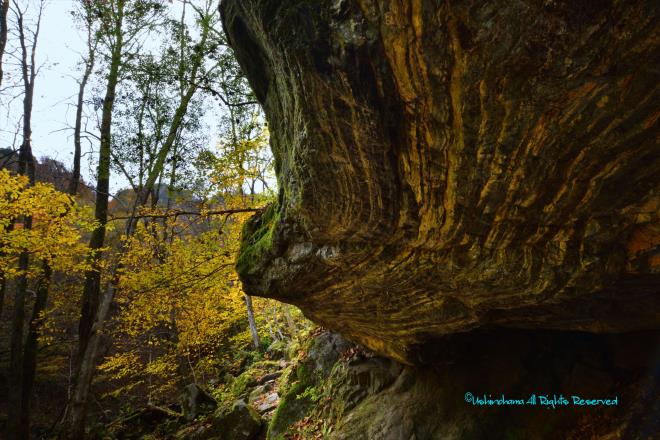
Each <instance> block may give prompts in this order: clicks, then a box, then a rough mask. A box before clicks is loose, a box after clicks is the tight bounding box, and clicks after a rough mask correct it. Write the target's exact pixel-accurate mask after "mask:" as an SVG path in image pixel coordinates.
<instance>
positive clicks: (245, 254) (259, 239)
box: [236, 203, 279, 274]
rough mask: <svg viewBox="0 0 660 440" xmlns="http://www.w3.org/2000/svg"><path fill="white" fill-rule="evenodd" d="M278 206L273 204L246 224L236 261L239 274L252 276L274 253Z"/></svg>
mask: <svg viewBox="0 0 660 440" xmlns="http://www.w3.org/2000/svg"><path fill="white" fill-rule="evenodd" d="M278 222H279V212H278V205H277V204H276V203H272V204H270V205H268V206H267V207H266V209H265V210H264V211H263V212H262V213H261V214H259V215H255V216H253V217H251V218H250V219H249V220H248V221H246V222H245V225H244V226H243V231H242V239H241V248H240V251H239V254H238V259H237V260H236V269H237V270H238V272H239V273H244V274H250V273H253V272H254V271H255V268H256V267H257V266H258V265H259V264H261V263H262V262H263V260H265V259H266V258H268V257H267V255H266V254H267V253H269V252H270V253H272V252H273V233H274V231H275V228H276V227H277V226H278Z"/></svg>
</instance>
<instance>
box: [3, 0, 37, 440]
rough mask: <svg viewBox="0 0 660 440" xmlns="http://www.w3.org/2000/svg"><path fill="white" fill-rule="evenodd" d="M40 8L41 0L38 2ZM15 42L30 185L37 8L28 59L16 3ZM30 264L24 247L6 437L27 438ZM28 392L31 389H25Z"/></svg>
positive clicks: (23, 160) (22, 167)
mask: <svg viewBox="0 0 660 440" xmlns="http://www.w3.org/2000/svg"><path fill="white" fill-rule="evenodd" d="M41 7H42V8H43V3H42V5H41ZM16 17H17V21H16V24H17V27H18V34H19V42H20V45H21V71H22V76H23V87H24V96H23V142H22V143H21V148H20V151H19V154H18V162H19V166H18V172H19V173H20V174H23V175H25V176H27V177H28V179H29V184H30V185H34V181H35V175H34V157H33V155H32V144H31V137H32V101H33V96H34V80H35V78H36V66H35V54H36V46H37V39H38V35H39V27H40V23H41V9H40V11H39V18H38V20H37V24H36V30H35V32H34V34H33V41H32V44H31V48H30V49H31V52H30V55H29V57H30V58H29V60H28V47H27V40H26V35H25V27H24V22H23V11H21V10H20V8H18V6H17V11H16ZM23 228H24V229H31V228H32V217H30V216H26V217H25V218H24V219H23ZM29 266H30V257H29V251H28V250H27V249H26V250H25V251H24V252H22V253H21V255H20V256H19V258H18V269H19V271H20V275H19V277H18V280H17V284H16V291H15V294H14V315H13V319H12V334H11V342H10V361H9V383H11V384H12V385H13V386H10V387H9V393H8V404H9V405H8V406H9V408H8V411H7V415H8V423H7V438H8V439H9V440H14V439H16V440H24V439H28V438H30V429H29V426H28V425H27V424H25V423H24V422H25V420H29V414H28V412H29V408H28V407H24V406H23V395H24V393H25V392H26V390H25V389H24V388H23V380H24V370H23V348H24V346H23V344H24V338H25V303H26V296H27V287H28V278H27V270H28V268H29ZM27 391H28V392H31V390H27Z"/></svg>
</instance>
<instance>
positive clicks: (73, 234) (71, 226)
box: [0, 169, 94, 279]
mask: <svg viewBox="0 0 660 440" xmlns="http://www.w3.org/2000/svg"><path fill="white" fill-rule="evenodd" d="M26 217H32V228H30V229H27V228H24V227H23V222H24V219H25V218H26ZM93 228H94V222H93V221H92V215H91V212H90V211H89V209H88V208H84V207H80V206H78V204H77V203H76V202H75V200H73V199H72V198H71V197H70V196H69V195H67V194H65V193H62V192H60V191H57V190H56V189H55V188H54V187H53V186H52V185H50V184H45V183H37V184H35V185H34V186H28V180H27V178H26V177H25V176H14V175H11V174H10V172H9V171H8V170H6V169H2V170H0V268H1V269H2V270H3V273H4V276H5V278H6V279H11V278H14V277H16V276H18V275H19V273H18V269H17V265H16V264H15V261H16V258H17V257H18V256H19V255H20V254H21V252H25V251H27V252H28V253H30V254H31V256H32V257H33V258H32V260H33V261H46V262H47V263H48V264H49V265H50V267H51V268H52V269H53V270H58V271H63V272H67V273H75V272H81V271H84V270H85V268H86V265H85V258H84V257H85V255H86V252H87V246H85V245H84V243H83V242H82V240H81V237H82V235H83V234H84V233H86V232H88V231H91V230H92V229H93ZM35 269H36V267H35ZM28 275H34V274H33V273H28Z"/></svg>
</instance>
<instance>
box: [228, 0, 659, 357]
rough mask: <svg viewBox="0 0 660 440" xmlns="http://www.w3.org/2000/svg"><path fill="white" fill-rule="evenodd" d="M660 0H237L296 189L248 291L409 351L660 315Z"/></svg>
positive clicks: (269, 227) (250, 248) (272, 211)
mask: <svg viewBox="0 0 660 440" xmlns="http://www.w3.org/2000/svg"><path fill="white" fill-rule="evenodd" d="M658 9H659V5H658V2H654V1H651V0H649V1H636V0H634V1H625V2H621V1H579V2H570V1H545V2H543V1H532V0H529V1H517V2H511V1H503V0H502V1H486V2H485V1H481V0H472V1H430V0H401V1H391V2H390V1H374V0H336V1H327V2H319V1H316V0H290V1H279V0H278V1H276V0H224V1H223V2H222V4H221V11H222V16H223V23H224V27H225V31H226V33H227V35H228V38H229V41H230V44H231V45H232V47H233V48H234V50H235V52H236V56H237V58H238V60H239V63H240V64H241V66H242V68H243V69H244V71H245V73H246V75H247V76H248V79H249V81H250V83H251V85H252V87H253V89H254V91H255V94H256V96H257V98H258V99H259V101H260V102H261V103H262V104H263V108H264V110H265V112H266V116H267V118H268V123H269V129H270V133H271V146H272V150H273V154H274V156H275V163H276V173H277V176H278V183H279V189H280V194H279V200H278V203H277V204H276V205H274V206H272V207H270V208H269V209H268V210H267V211H266V212H265V213H264V214H262V215H261V217H256V218H254V219H252V221H251V222H250V223H249V224H248V225H247V227H246V228H245V231H244V237H243V246H242V253H241V256H240V258H239V264H238V270H239V273H240V276H241V279H242V281H243V284H244V288H245V290H246V292H247V293H249V294H251V295H257V296H264V297H270V298H276V299H279V300H282V301H285V302H289V303H292V304H295V305H297V306H299V307H300V308H301V309H302V310H303V311H304V313H305V314H306V315H307V316H309V317H310V318H311V319H313V320H315V321H317V322H319V323H321V324H323V325H325V326H327V327H329V328H332V329H334V330H338V331H340V332H342V333H344V334H345V335H346V336H348V337H349V338H352V339H354V340H357V341H359V342H361V343H363V344H365V345H367V346H369V347H370V348H372V349H374V350H376V351H378V352H380V353H382V354H385V355H388V356H390V357H393V358H396V359H398V360H400V361H403V362H407V363H418V362H424V361H425V360H426V353H428V352H432V351H433V350H432V349H430V348H432V347H433V346H436V347H437V346H442V344H439V343H438V341H442V340H443V338H445V337H446V336H447V335H451V334H455V333H460V332H466V331H470V330H472V329H476V328H480V329H484V328H486V329H488V328H496V327H512V328H543V329H559V330H578V331H589V332H624V331H632V330H643V329H657V328H660V287H659V286H660V246H659V245H660V147H659V146H658V133H659V130H658V117H659V116H660V111H659V110H658V105H657V103H658V102H660V96H659V93H658V84H659V83H660V75H659V74H658V65H660V51H659V50H658V37H657V36H658V35H659V34H660V32H659V29H658V28H659V24H658V23H660V20H658Z"/></svg>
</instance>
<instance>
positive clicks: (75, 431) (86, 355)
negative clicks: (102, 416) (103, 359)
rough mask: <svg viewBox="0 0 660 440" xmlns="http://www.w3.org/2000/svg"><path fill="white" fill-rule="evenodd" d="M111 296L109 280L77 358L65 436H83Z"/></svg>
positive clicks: (80, 437)
mask: <svg viewBox="0 0 660 440" xmlns="http://www.w3.org/2000/svg"><path fill="white" fill-rule="evenodd" d="M113 297H114V283H112V282H110V283H108V284H107V287H106V291H105V294H104V295H103V297H102V298H101V301H100V304H99V308H98V310H97V313H96V314H95V318H96V319H95V320H94V323H93V325H92V326H91V328H90V333H89V338H88V340H87V345H86V346H85V351H84V352H83V355H82V356H81V357H80V359H79V364H80V365H79V367H78V375H77V377H76V383H75V385H74V389H73V395H72V397H71V401H70V402H69V408H68V421H67V426H66V430H65V431H64V436H65V438H70V439H82V438H84V436H85V416H86V415H87V407H88V401H89V395H90V386H91V383H92V378H93V377H94V370H95V368H96V355H97V353H98V349H99V344H100V342H101V336H102V335H101V333H102V331H103V326H104V324H105V320H106V317H107V315H108V311H109V310H110V304H111V303H112V299H113Z"/></svg>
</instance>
